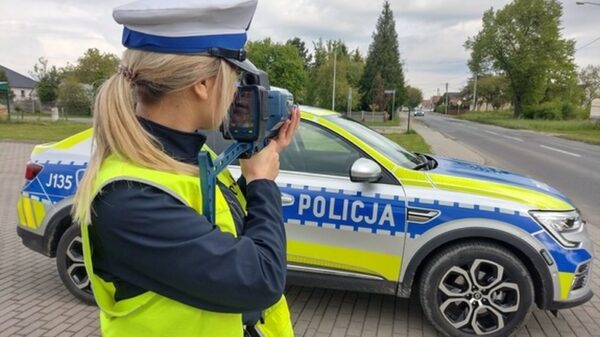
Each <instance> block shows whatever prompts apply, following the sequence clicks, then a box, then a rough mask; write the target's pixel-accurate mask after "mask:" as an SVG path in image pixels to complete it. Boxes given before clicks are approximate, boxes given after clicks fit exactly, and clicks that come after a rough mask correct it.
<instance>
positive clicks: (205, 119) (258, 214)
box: [74, 0, 299, 337]
mask: <svg viewBox="0 0 600 337" xmlns="http://www.w3.org/2000/svg"><path fill="white" fill-rule="evenodd" d="M256 3H257V2H256V0H221V1H218V0H215V1H205V0H187V1H183V0H181V1H159V0H144V1H136V2H133V3H130V4H127V5H124V6H121V7H118V8H116V9H115V10H114V12H113V16H114V18H115V20H116V21H117V22H118V23H121V24H123V25H124V29H123V45H124V46H125V47H127V50H126V51H125V52H124V54H123V58H122V60H121V66H120V68H119V72H118V73H117V74H115V75H113V76H112V77H111V78H110V79H108V80H107V81H106V82H105V83H104V84H103V86H102V87H101V89H100V91H99V93H98V95H97V98H96V102H95V108H94V138H93V139H94V146H93V153H92V156H91V159H90V162H89V165H88V168H87V171H86V174H85V176H84V178H83V179H82V181H81V182H80V184H79V187H78V191H77V194H76V197H75V204H74V218H75V219H77V220H78V221H79V223H80V224H81V225H82V226H81V230H82V241H83V250H84V260H85V266H86V269H87V272H88V275H89V277H90V280H91V285H92V290H93V292H94V297H95V299H96V302H97V304H98V306H99V307H100V325H101V330H102V334H103V336H127V337H136V336H140V337H142V336H143V337H149V336H177V337H186V336H227V337H229V336H232V337H235V336H242V335H244V334H249V335H254V336H256V335H262V336H273V337H274V336H277V337H280V336H284V337H285V336H292V335H293V330H292V326H291V321H290V314H289V310H288V307H287V303H286V302H285V297H283V295H282V293H283V289H284V283H285V275H286V256H285V253H286V250H285V232H284V227H283V220H282V209H281V195H280V192H279V190H278V188H277V186H276V185H275V183H274V179H275V178H276V177H277V175H278V173H279V156H278V153H280V152H281V151H283V149H284V148H285V147H286V146H287V145H288V144H289V142H290V140H291V138H292V137H293V134H294V133H295V131H296V129H297V127H298V123H299V116H298V113H297V112H294V113H293V116H292V118H291V120H289V121H287V122H286V123H285V124H284V125H283V127H282V128H281V130H280V133H279V135H278V137H277V138H276V139H275V140H273V141H271V142H270V144H269V145H268V146H267V147H265V148H264V149H263V150H262V151H260V152H259V153H257V154H256V155H254V156H253V157H251V158H250V159H247V160H242V161H241V170H242V175H243V177H242V178H241V183H239V184H238V183H236V181H234V179H233V178H232V176H231V174H229V173H228V172H227V171H225V172H223V173H221V174H220V176H219V177H218V186H219V188H218V189H217V194H216V220H215V223H209V222H208V220H207V219H206V217H204V216H202V214H200V213H201V211H202V197H203V196H202V195H201V192H200V186H199V179H198V166H197V164H198V163H197V153H198V151H199V149H201V148H202V149H203V150H205V151H209V149H208V148H206V146H205V144H204V143H205V141H206V137H205V136H204V135H203V134H202V133H200V132H198V131H197V130H200V129H215V128H217V127H218V126H219V125H220V124H221V122H222V121H223V119H224V117H225V116H226V111H227V109H228V107H229V106H230V104H231V103H232V100H233V98H234V94H235V90H236V79H237V77H236V71H241V70H243V71H247V72H255V73H256V72H257V69H256V68H255V67H254V66H253V65H252V64H251V63H250V62H249V61H248V60H246V59H245V51H244V44H245V42H246V31H247V29H248V27H249V25H250V22H251V20H252V16H253V14H254V11H255V8H256Z"/></svg>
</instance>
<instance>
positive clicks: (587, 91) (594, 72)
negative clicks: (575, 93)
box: [579, 65, 600, 107]
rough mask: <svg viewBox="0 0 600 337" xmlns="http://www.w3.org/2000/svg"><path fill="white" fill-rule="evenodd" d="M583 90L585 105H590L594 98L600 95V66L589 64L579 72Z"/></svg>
mask: <svg viewBox="0 0 600 337" xmlns="http://www.w3.org/2000/svg"><path fill="white" fill-rule="evenodd" d="M579 83H581V88H582V90H583V105H585V106H586V107H590V106H591V105H592V100H594V99H595V98H599V97H600V66H593V65H588V66H587V67H585V68H583V69H582V70H581V71H580V72H579Z"/></svg>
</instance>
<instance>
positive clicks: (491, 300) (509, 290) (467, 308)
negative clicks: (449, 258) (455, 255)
mask: <svg viewBox="0 0 600 337" xmlns="http://www.w3.org/2000/svg"><path fill="white" fill-rule="evenodd" d="M437 292H438V294H437V296H438V300H439V303H440V305H439V310H440V312H441V313H442V316H443V317H444V318H445V319H446V320H447V321H448V323H450V324H451V325H452V326H453V327H454V328H456V329H459V330H461V331H463V332H465V333H469V334H475V335H488V334H492V333H494V332H498V331H500V330H502V329H503V328H504V326H505V325H506V324H507V322H508V321H509V320H510V319H511V318H512V316H513V314H514V313H515V312H517V311H518V309H519V301H520V292H519V287H518V285H517V284H516V283H514V282H512V280H511V279H510V275H507V274H506V273H505V271H504V267H502V266H501V265H500V264H498V263H496V262H493V261H490V260H485V259H475V260H474V261H473V262H472V263H471V264H468V265H461V266H452V267H451V268H450V269H448V271H447V272H446V273H445V274H444V276H443V277H442V279H441V281H440V283H439V286H438V289H437Z"/></svg>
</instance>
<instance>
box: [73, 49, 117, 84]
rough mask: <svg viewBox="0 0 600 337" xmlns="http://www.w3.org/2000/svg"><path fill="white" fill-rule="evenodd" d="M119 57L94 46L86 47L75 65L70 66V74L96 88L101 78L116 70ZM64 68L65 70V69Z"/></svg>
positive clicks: (110, 74) (100, 82)
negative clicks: (102, 51)
mask: <svg viewBox="0 0 600 337" xmlns="http://www.w3.org/2000/svg"><path fill="white" fill-rule="evenodd" d="M119 62H120V61H119V58H118V57H117V56H116V55H115V54H111V53H101V52H100V51H99V50H98V49H96V48H90V49H88V50H87V51H86V52H85V53H84V54H83V56H81V57H80V58H79V59H77V66H75V67H71V69H70V70H71V71H72V75H73V76H74V77H75V78H77V79H78V80H79V82H81V83H85V84H90V85H92V86H93V87H94V89H97V88H98V87H100V85H101V84H102V82H103V80H106V79H108V78H109V77H110V76H112V74H114V73H115V72H116V71H117V67H118V66H119ZM68 68H69V66H67V68H65V70H67V69H68Z"/></svg>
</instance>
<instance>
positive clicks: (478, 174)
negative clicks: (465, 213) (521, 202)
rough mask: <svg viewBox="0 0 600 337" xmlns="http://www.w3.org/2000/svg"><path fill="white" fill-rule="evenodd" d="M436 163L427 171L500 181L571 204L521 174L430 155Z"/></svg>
mask: <svg viewBox="0 0 600 337" xmlns="http://www.w3.org/2000/svg"><path fill="white" fill-rule="evenodd" d="M432 157H433V158H434V159H435V160H436V161H437V163H438V166H437V167H436V168H435V169H433V170H430V171H428V173H430V174H433V175H436V174H440V175H449V176H454V177H461V178H467V179H477V180H482V181H488V182H493V183H500V184H505V185H511V186H516V187H521V188H526V189H529V190H533V191H536V192H541V193H544V194H547V195H550V196H552V197H555V198H558V199H560V200H562V201H564V202H567V203H568V204H571V205H572V204H573V203H572V202H571V200H570V199H569V198H568V197H567V196H565V195H564V194H562V193H561V192H560V191H559V190H557V189H556V188H554V187H552V186H549V185H547V184H545V183H542V182H540V181H537V180H535V179H532V178H530V177H527V176H524V175H522V174H518V173H514V172H510V171H507V170H504V169H500V168H496V167H492V166H485V165H480V164H477V163H473V162H469V161H464V160H459V159H454V158H448V157H443V156H432Z"/></svg>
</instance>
